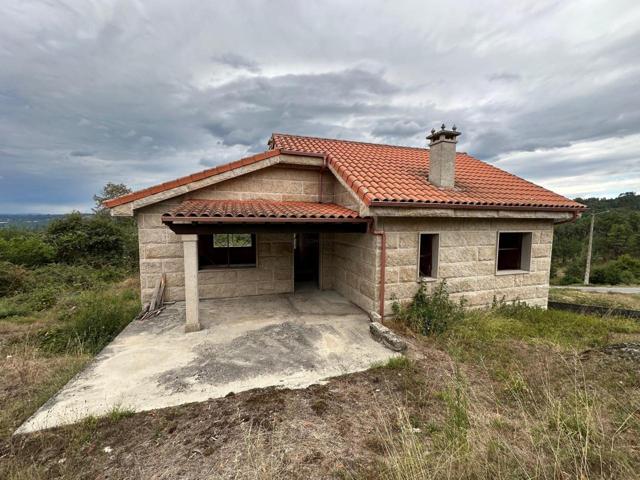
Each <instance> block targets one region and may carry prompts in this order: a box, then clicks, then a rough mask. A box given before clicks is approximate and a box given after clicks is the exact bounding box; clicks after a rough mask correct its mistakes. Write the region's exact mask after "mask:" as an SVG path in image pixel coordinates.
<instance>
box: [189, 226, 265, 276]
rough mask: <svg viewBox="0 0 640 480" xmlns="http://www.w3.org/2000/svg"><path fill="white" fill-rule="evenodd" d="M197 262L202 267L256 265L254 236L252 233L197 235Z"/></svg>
mask: <svg viewBox="0 0 640 480" xmlns="http://www.w3.org/2000/svg"><path fill="white" fill-rule="evenodd" d="M198 262H199V265H200V269H203V268H230V267H255V266H256V236H255V234H253V233H216V234H213V235H198Z"/></svg>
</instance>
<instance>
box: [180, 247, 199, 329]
mask: <svg viewBox="0 0 640 480" xmlns="http://www.w3.org/2000/svg"><path fill="white" fill-rule="evenodd" d="M182 246H183V248H184V300H185V307H186V318H187V322H186V324H185V328H184V330H185V332H187V333H189V332H196V331H198V330H200V329H201V327H200V318H199V311H198V308H199V303H200V295H199V294H198V235H182Z"/></svg>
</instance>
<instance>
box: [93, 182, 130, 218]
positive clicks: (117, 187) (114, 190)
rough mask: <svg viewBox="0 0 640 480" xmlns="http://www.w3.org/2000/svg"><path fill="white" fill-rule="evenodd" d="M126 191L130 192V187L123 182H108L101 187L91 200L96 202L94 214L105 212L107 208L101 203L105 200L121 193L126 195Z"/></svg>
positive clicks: (119, 195)
mask: <svg viewBox="0 0 640 480" xmlns="http://www.w3.org/2000/svg"><path fill="white" fill-rule="evenodd" d="M127 193H131V189H130V188H129V187H127V186H126V185H125V184H124V183H113V182H108V183H107V184H106V185H105V186H104V187H103V188H102V191H101V192H100V193H97V194H95V195H94V196H93V201H94V202H96V206H95V207H94V208H93V212H94V213H96V214H100V213H106V212H107V211H108V209H107V208H106V207H105V206H104V205H103V203H104V202H105V201H107V200H111V199H112V198H117V197H121V196H122V195H126V194H127Z"/></svg>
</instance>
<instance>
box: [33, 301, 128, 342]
mask: <svg viewBox="0 0 640 480" xmlns="http://www.w3.org/2000/svg"><path fill="white" fill-rule="evenodd" d="M75 307H76V308H70V309H68V310H67V312H66V313H64V314H62V315H61V316H60V321H61V322H63V325H61V326H59V327H55V328H53V329H50V330H46V331H44V332H43V333H42V334H41V335H40V344H41V347H42V348H43V349H45V350H46V351H49V352H55V353H64V352H69V353H92V354H95V353H98V352H99V351H100V350H101V349H102V348H103V347H104V346H105V345H107V344H108V343H109V342H110V341H111V340H113V339H114V338H115V336H116V335H117V334H118V333H120V331H121V330H122V329H123V328H124V327H125V326H126V325H127V324H128V323H129V322H130V321H131V320H132V319H133V317H134V316H135V314H136V313H137V311H138V309H139V302H138V298H137V296H136V294H135V293H134V292H132V291H125V292H119V293H112V292H106V293H104V292H103V293H96V292H86V293H85V294H83V295H82V296H81V297H80V300H79V302H78V304H77V305H76V306H75Z"/></svg>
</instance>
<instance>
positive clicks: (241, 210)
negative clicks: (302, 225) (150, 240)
mask: <svg viewBox="0 0 640 480" xmlns="http://www.w3.org/2000/svg"><path fill="white" fill-rule="evenodd" d="M162 216H163V217H171V218H263V219H264V218H289V219H302V218H308V219H319V218H323V219H328V218H335V219H360V218H361V217H360V216H359V215H358V212H354V211H353V210H349V209H348V208H345V207H342V206H340V205H336V204H335V203H314V202H276V201H271V200H187V201H185V202H182V203H181V204H180V205H178V206H177V207H175V208H172V209H171V210H168V211H167V212H165V213H163V214H162Z"/></svg>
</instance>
